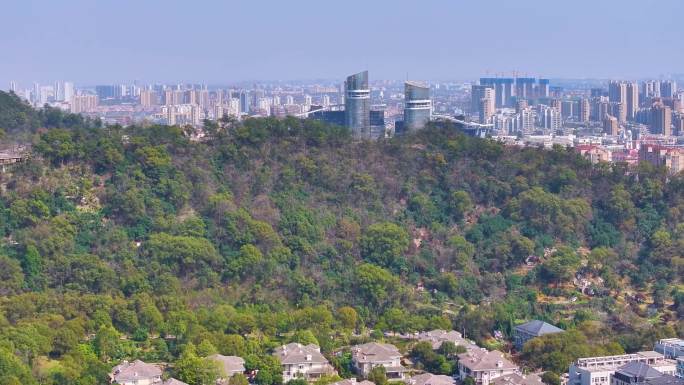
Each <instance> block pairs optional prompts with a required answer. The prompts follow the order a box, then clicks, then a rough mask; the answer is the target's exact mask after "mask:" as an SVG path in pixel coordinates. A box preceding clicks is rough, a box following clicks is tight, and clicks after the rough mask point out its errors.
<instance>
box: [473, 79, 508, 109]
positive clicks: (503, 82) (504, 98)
mask: <svg viewBox="0 0 684 385" xmlns="http://www.w3.org/2000/svg"><path fill="white" fill-rule="evenodd" d="M514 82H515V79H513V78H480V84H481V85H483V86H491V87H493V88H494V94H495V97H496V102H495V103H494V105H495V107H496V108H502V107H511V106H512V105H513V104H512V103H513V83H514Z"/></svg>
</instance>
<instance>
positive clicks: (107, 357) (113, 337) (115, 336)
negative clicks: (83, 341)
mask: <svg viewBox="0 0 684 385" xmlns="http://www.w3.org/2000/svg"><path fill="white" fill-rule="evenodd" d="M92 343H93V350H94V351H95V353H96V354H97V356H98V357H99V358H100V360H102V361H103V362H109V361H111V360H112V359H113V358H118V357H119V356H120V354H121V343H120V341H119V333H117V332H116V330H115V329H114V328H113V327H111V326H101V327H100V330H98V331H97V333H96V334H95V337H94V338H93V342H92Z"/></svg>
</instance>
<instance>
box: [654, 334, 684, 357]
mask: <svg viewBox="0 0 684 385" xmlns="http://www.w3.org/2000/svg"><path fill="white" fill-rule="evenodd" d="M653 350H655V351H656V352H658V353H660V354H662V355H663V356H665V358H671V359H676V358H678V357H684V340H683V339H681V338H665V339H662V340H660V341H658V342H656V344H655V348H654V349H653Z"/></svg>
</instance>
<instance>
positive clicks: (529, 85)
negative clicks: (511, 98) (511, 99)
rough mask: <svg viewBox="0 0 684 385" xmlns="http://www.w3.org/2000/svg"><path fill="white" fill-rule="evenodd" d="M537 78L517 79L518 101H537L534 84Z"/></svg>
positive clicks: (516, 91) (516, 93) (516, 92)
mask: <svg viewBox="0 0 684 385" xmlns="http://www.w3.org/2000/svg"><path fill="white" fill-rule="evenodd" d="M536 81H537V80H536V79H535V78H516V79H515V97H516V98H518V99H535V98H536V95H535V94H534V84H535V83H536Z"/></svg>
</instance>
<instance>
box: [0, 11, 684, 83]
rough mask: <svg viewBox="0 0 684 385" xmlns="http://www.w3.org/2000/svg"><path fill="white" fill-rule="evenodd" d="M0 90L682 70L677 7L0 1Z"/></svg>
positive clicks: (681, 20) (683, 36)
mask: <svg viewBox="0 0 684 385" xmlns="http://www.w3.org/2000/svg"><path fill="white" fill-rule="evenodd" d="M0 9H1V10H2V14H3V17H2V22H0V49H1V50H0V52H2V55H1V56H0V89H6V88H7V84H8V82H9V81H10V80H17V81H19V82H20V85H21V86H22V87H26V86H28V85H29V84H30V82H32V81H34V80H35V81H39V82H49V81H54V80H56V79H65V80H73V81H75V82H76V83H77V84H81V85H92V84H96V83H110V82H124V81H132V80H136V79H137V80H140V81H145V82H152V81H160V82H163V81H188V82H190V81H194V82H207V83H222V84H229V83H231V82H236V81H241V80H257V79H264V80H266V79H268V80H291V79H315V78H343V77H344V76H345V75H347V74H350V73H353V72H355V71H358V70H362V69H365V68H367V69H369V70H370V71H371V74H370V75H371V78H372V79H390V78H391V79H403V78H405V77H406V75H407V73H408V76H409V77H410V78H412V79H426V80H436V79H469V78H477V77H479V76H481V75H486V74H487V73H489V74H494V73H500V72H508V73H509V74H510V73H511V72H512V71H514V70H517V71H519V72H520V73H521V74H529V75H531V76H547V77H582V78H584V77H601V78H620V77H624V78H630V77H634V78H636V77H646V76H653V77H658V76H661V75H668V74H671V73H682V72H684V0H658V1H655V0H654V1H651V0H564V1H557V0H515V1H513V0H498V1H493V0H491V1H486V0H470V1H464V0H410V1H404V0H393V1H390V0H387V1H385V0H338V1H331V0H244V1H233V0H184V1H176V0H42V1H41V0H4V1H2V6H1V8H0Z"/></svg>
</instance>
